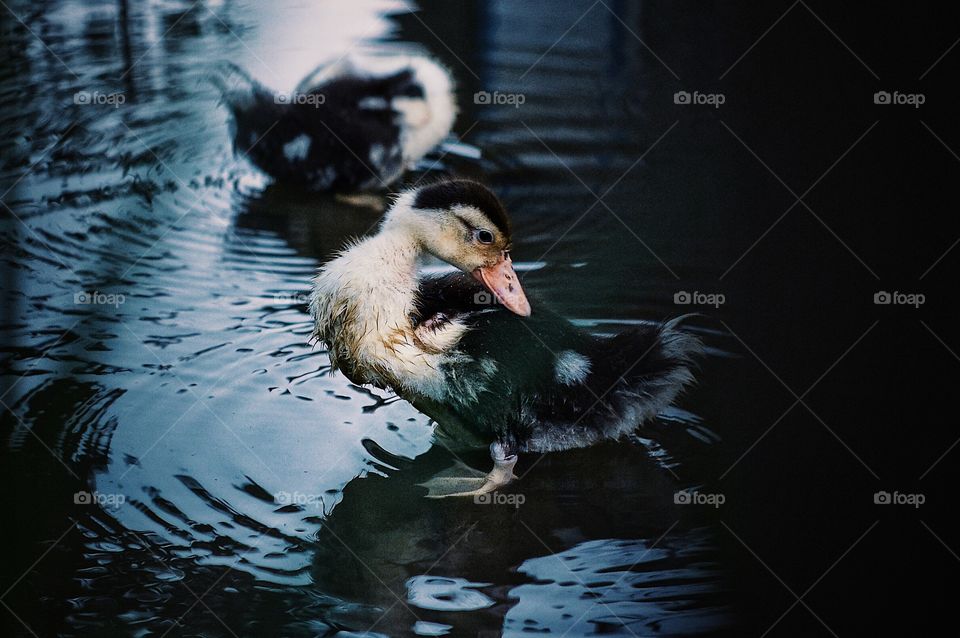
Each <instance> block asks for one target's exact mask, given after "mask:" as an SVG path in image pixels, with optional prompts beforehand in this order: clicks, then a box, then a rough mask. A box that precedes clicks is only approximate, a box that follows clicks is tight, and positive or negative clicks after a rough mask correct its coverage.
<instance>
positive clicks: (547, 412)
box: [310, 180, 701, 496]
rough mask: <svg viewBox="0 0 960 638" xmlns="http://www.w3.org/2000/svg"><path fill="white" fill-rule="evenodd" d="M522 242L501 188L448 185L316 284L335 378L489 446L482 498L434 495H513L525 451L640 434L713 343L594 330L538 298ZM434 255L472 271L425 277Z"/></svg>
mask: <svg viewBox="0 0 960 638" xmlns="http://www.w3.org/2000/svg"><path fill="white" fill-rule="evenodd" d="M511 237H512V236H511V225H510V220H509V218H508V216H507V213H506V211H505V209H504V207H503V205H502V204H501V203H500V201H499V200H498V199H497V197H496V195H494V194H493V193H492V192H491V191H490V190H489V189H487V188H486V187H485V186H483V185H481V184H479V183H477V182H473V181H469V180H451V181H443V182H438V183H434V184H429V185H426V186H421V187H419V188H414V189H411V190H407V191H406V192H403V193H402V194H400V195H399V196H397V197H396V200H395V201H394V203H393V205H392V206H391V207H390V209H389V210H388V211H387V213H386V215H385V217H384V220H383V222H382V225H381V226H380V229H379V231H378V232H377V233H376V234H375V235H372V236H369V237H367V238H365V239H362V240H359V241H356V242H354V243H352V244H351V245H349V246H348V247H346V248H345V249H344V250H343V251H342V252H341V253H339V255H338V256H337V257H336V258H334V259H332V260H331V261H329V262H327V263H325V264H324V265H323V266H321V268H320V269H319V271H318V273H317V275H316V277H315V278H314V280H313V289H312V293H311V297H310V312H311V314H312V316H313V319H314V321H315V327H314V337H315V338H316V339H317V340H319V341H320V342H323V343H325V344H326V345H327V347H328V349H329V357H330V362H331V366H332V367H333V368H334V369H337V370H340V371H341V372H342V373H343V374H345V375H346V376H347V377H348V378H349V379H350V380H352V381H353V382H354V383H357V384H366V383H369V384H372V385H374V386H377V387H380V388H388V389H392V390H393V391H394V392H396V393H397V394H398V395H399V396H400V397H402V398H404V399H406V400H407V401H409V402H410V403H412V404H413V405H414V406H415V407H416V408H417V409H418V410H420V411H421V412H423V413H425V414H426V415H427V416H429V417H431V418H432V419H433V420H434V421H435V422H436V423H437V436H438V437H440V438H441V439H443V438H445V439H447V440H451V441H457V442H461V443H463V444H465V445H479V444H489V447H490V453H491V457H492V458H493V462H494V468H493V469H492V470H491V471H490V472H489V473H488V474H487V475H486V476H484V477H477V478H476V479H474V480H473V481H472V482H469V484H468V487H472V488H473V489H462V490H458V491H454V492H451V493H439V494H437V493H434V492H433V491H431V494H430V495H431V496H469V495H479V494H485V493H488V492H492V491H494V490H496V489H499V488H500V487H502V486H504V485H506V484H507V483H509V482H510V481H512V480H513V479H515V478H516V477H515V476H514V474H513V468H514V465H515V464H516V462H517V455H518V454H519V453H523V452H552V451H558V450H566V449H570V448H579V447H586V446H589V445H592V444H595V443H598V442H600V441H603V440H606V439H617V438H619V437H621V436H624V435H627V434H630V433H632V432H633V431H634V430H635V429H636V428H637V427H638V426H639V425H640V424H642V423H643V422H645V421H647V420H649V419H652V418H654V417H655V416H656V415H657V414H658V413H659V412H660V411H661V410H663V409H664V408H666V407H667V406H668V405H670V404H671V403H672V402H673V401H674V399H675V398H676V397H677V395H678V393H679V392H680V391H681V390H682V389H683V387H684V386H686V385H687V384H688V383H690V382H691V381H692V380H693V375H692V372H691V367H692V365H693V363H692V362H693V360H694V358H695V355H697V354H698V353H699V352H700V350H701V345H700V342H699V340H698V339H697V338H696V337H695V336H693V335H691V334H690V333H688V332H686V331H684V330H682V329H681V328H680V327H679V325H678V323H679V320H680V319H674V320H671V321H668V322H666V323H663V324H652V323H651V324H648V325H643V326H641V327H638V328H635V329H632V330H628V331H626V332H622V333H620V334H617V335H615V336H613V337H606V338H604V337H598V336H594V335H592V334H589V333H587V332H585V331H583V330H581V329H579V328H577V327H576V326H574V325H573V324H572V323H570V322H569V321H567V320H565V319H563V318H562V317H560V316H558V315H557V314H555V313H553V312H551V311H550V310H549V309H548V308H546V307H545V306H544V305H542V304H541V303H538V302H536V300H534V303H531V302H530V300H529V299H528V298H527V296H526V293H525V292H524V289H523V287H522V285H521V283H520V280H519V278H518V277H517V274H516V272H515V271H514V268H513V262H512V258H511V255H510V248H511ZM424 253H429V254H431V255H434V256H436V257H438V258H440V259H441V260H443V261H445V262H447V263H448V264H451V265H452V266H454V267H456V268H457V269H458V270H457V271H456V272H453V273H451V274H446V275H442V276H438V275H434V276H426V275H421V274H420V273H419V272H418V262H419V260H420V258H421V257H422V256H423V255H424ZM460 484H461V485H465V484H466V483H464V482H461V483H460Z"/></svg>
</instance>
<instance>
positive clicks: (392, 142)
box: [215, 56, 457, 192]
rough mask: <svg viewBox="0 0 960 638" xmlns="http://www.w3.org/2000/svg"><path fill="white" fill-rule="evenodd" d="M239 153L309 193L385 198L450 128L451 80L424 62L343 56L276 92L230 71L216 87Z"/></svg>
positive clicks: (239, 71) (217, 80) (415, 58)
mask: <svg viewBox="0 0 960 638" xmlns="http://www.w3.org/2000/svg"><path fill="white" fill-rule="evenodd" d="M215 83H216V84H217V85H218V86H219V88H220V89H221V92H222V94H223V100H224V102H225V103H226V105H227V107H228V108H229V109H230V112H231V114H232V137H233V142H234V149H235V151H236V152H239V153H242V154H244V155H245V156H246V157H247V158H248V159H249V160H250V161H251V162H253V164H255V165H256V166H257V167H258V168H260V169H261V170H262V171H264V172H265V173H267V174H268V175H270V176H271V177H273V178H274V179H275V180H276V181H278V182H284V183H290V184H295V185H298V186H300V187H303V188H305V189H307V190H311V191H338V192H354V191H364V190H370V189H385V188H387V187H388V186H389V185H390V184H391V183H393V182H394V181H396V180H397V179H398V178H399V177H400V176H401V175H402V174H403V172H404V171H405V170H408V169H410V168H413V167H414V165H415V164H416V163H417V162H418V161H419V160H420V159H421V158H423V156H424V155H426V154H427V153H428V152H430V151H431V150H432V149H433V148H434V147H436V146H437V145H438V144H439V143H440V142H441V141H442V140H443V139H444V138H445V137H446V136H447V135H448V134H449V133H450V129H451V127H452V126H453V123H454V120H455V119H456V112H457V107H456V102H455V100H454V92H453V88H454V84H453V79H452V77H451V75H450V72H449V71H448V70H447V69H446V68H444V67H443V66H441V65H440V64H438V63H437V62H435V61H433V60H431V59H429V58H426V57H420V56H385V57H370V58H360V57H346V58H343V59H341V60H338V61H336V62H334V63H330V64H325V65H321V66H319V67H317V69H315V70H314V71H313V72H311V73H310V74H309V75H307V77H306V78H304V79H303V80H302V81H301V82H300V84H299V85H298V86H297V87H296V89H295V90H294V91H293V92H292V93H288V94H285V93H277V92H274V91H271V90H269V89H267V88H266V87H264V86H263V85H261V84H260V83H258V82H257V81H255V80H254V79H253V78H251V77H250V75H249V74H247V73H246V72H245V71H243V70H242V69H240V68H239V67H237V66H236V65H233V64H229V65H227V66H226V67H225V68H224V71H223V72H222V73H221V74H220V76H218V77H217V78H215Z"/></svg>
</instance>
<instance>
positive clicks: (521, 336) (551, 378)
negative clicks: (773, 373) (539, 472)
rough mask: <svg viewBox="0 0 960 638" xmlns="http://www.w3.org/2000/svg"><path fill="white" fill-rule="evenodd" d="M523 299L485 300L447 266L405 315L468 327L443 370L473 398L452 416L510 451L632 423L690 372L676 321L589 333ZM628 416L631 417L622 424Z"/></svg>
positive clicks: (669, 396) (693, 343) (589, 436)
mask: <svg viewBox="0 0 960 638" xmlns="http://www.w3.org/2000/svg"><path fill="white" fill-rule="evenodd" d="M532 301H533V303H532V305H533V313H532V314H531V316H530V317H519V316H517V315H515V314H513V313H512V312H510V311H508V310H507V309H505V308H504V307H503V306H501V305H499V304H491V303H490V302H489V293H487V292H486V291H485V290H484V288H483V287H482V286H481V284H479V283H478V282H476V281H475V280H474V279H473V278H471V277H470V276H468V275H466V274H463V273H453V274H450V275H446V276H443V277H431V278H425V279H424V280H423V282H422V283H421V287H420V294H419V297H418V304H417V316H416V317H415V323H420V322H424V321H431V320H433V318H435V317H437V316H443V317H444V320H450V319H453V318H456V319H458V320H459V321H461V322H464V323H466V324H467V325H468V326H470V328H471V329H470V330H468V331H467V332H466V333H465V334H464V335H463V337H462V338H461V339H460V342H459V343H458V345H457V350H458V351H459V352H460V353H462V354H463V355H466V356H463V357H458V358H455V359H454V360H453V361H452V362H451V363H450V364H448V366H447V368H446V369H445V370H444V372H445V374H446V375H447V378H448V380H449V381H450V383H451V384H453V385H454V386H457V384H460V385H463V386H464V387H463V388H462V393H461V394H462V395H463V396H468V397H470V396H477V399H476V400H475V401H470V402H468V403H467V404H466V405H465V406H464V412H465V414H464V415H462V418H464V419H467V420H470V421H472V422H473V423H474V424H475V425H476V426H477V427H478V428H479V429H480V430H482V431H485V432H488V433H493V434H495V435H496V436H497V437H498V438H500V439H501V440H507V441H509V442H511V443H512V444H513V445H514V446H515V447H517V448H518V449H533V448H536V446H537V445H541V446H542V445H545V444H543V443H541V444H538V443H536V440H537V438H538V437H541V438H543V437H545V436H546V435H548V434H549V435H550V436H553V438H554V439H555V440H560V439H563V440H567V441H569V440H570V439H571V438H576V437H579V438H580V439H584V440H586V441H587V442H592V441H593V440H596V439H598V438H602V437H605V436H614V435H616V433H618V432H620V431H621V430H623V429H624V425H626V426H627V427H626V429H627V430H629V429H630V428H631V426H632V427H636V426H639V425H640V421H642V420H644V419H646V418H649V417H651V416H653V415H655V414H656V413H657V412H659V410H661V409H663V408H664V407H666V405H668V404H669V403H670V402H671V401H672V400H673V399H674V397H675V396H676V394H677V393H678V392H679V390H680V389H681V388H682V387H683V386H684V385H685V384H686V383H688V382H689V381H690V380H691V379H692V376H691V374H690V367H691V365H692V359H693V358H694V356H695V355H696V354H697V353H698V352H699V349H700V344H699V341H698V340H697V339H696V337H694V336H692V335H691V334H689V333H688V332H686V331H683V330H680V329H679V328H678V325H677V324H678V320H674V321H671V322H667V323H665V324H654V323H650V324H644V325H641V326H638V327H636V328H634V329H631V330H629V331H626V332H623V333H621V334H618V335H616V336H614V337H609V338H605V337H597V336H594V335H591V334H589V333H587V332H585V331H583V330H581V329H579V328H577V327H576V326H574V325H573V324H571V323H570V322H569V321H567V320H565V319H563V318H562V317H560V316H558V315H556V314H554V313H552V312H550V311H549V310H547V309H546V308H544V306H543V305H542V304H539V303H537V302H536V300H535V299H534V300H532ZM491 363H492V364H494V365H495V368H494V367H492V366H491ZM491 370H495V372H493V373H492V374H491ZM471 383H473V384H480V383H482V384H483V386H482V389H481V390H480V391H476V388H471V387H468V386H469V384H471ZM631 418H635V419H637V421H636V422H635V423H632V424H631V423H627V424H625V423H624V420H625V419H631Z"/></svg>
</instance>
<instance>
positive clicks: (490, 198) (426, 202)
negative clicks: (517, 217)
mask: <svg viewBox="0 0 960 638" xmlns="http://www.w3.org/2000/svg"><path fill="white" fill-rule="evenodd" d="M457 204H461V205H463V206H473V207H474V208H476V209H478V210H480V212H482V213H483V214H484V215H486V216H487V217H489V218H490V221H491V222H493V224H494V226H496V227H497V230H499V231H500V232H501V233H503V235H504V236H505V237H507V238H509V237H510V218H508V217H507V211H506V210H505V209H504V208H503V204H501V203H500V200H499V199H497V196H496V195H494V194H493V192H492V191H491V190H490V189H489V188H487V187H486V186H484V185H483V184H481V183H479V182H474V181H472V180H469V179H455V180H447V181H442V182H437V183H436V184H430V185H428V186H424V187H423V188H421V189H420V190H419V191H417V196H416V199H414V200H413V207H414V208H421V209H430V208H433V209H445V208H451V207H453V206H456V205H457Z"/></svg>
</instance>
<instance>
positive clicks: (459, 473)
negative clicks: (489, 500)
mask: <svg viewBox="0 0 960 638" xmlns="http://www.w3.org/2000/svg"><path fill="white" fill-rule="evenodd" d="M490 455H491V456H492V457H493V469H492V470H490V472H489V473H487V474H486V475H484V474H482V473H480V472H478V471H477V470H475V469H473V468H471V467H467V466H466V465H464V464H463V463H460V462H457V463H456V464H455V465H454V466H453V467H452V468H450V469H449V470H445V471H444V472H441V473H440V474H437V475H436V476H434V477H433V478H432V479H430V480H429V481H427V482H426V483H421V486H422V487H425V488H427V489H428V490H429V491H428V493H427V495H426V496H427V498H446V497H448V496H480V495H481V494H489V493H490V492H495V491H497V490H498V489H500V488H501V487H504V486H505V485H508V484H509V483H511V482H512V481H514V480H515V479H516V478H517V477H516V476H515V475H514V473H513V468H514V466H515V465H516V464H517V455H516V454H511V455H507V454H505V453H504V449H503V447H502V446H500V444H498V443H494V444H493V445H491V446H490Z"/></svg>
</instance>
